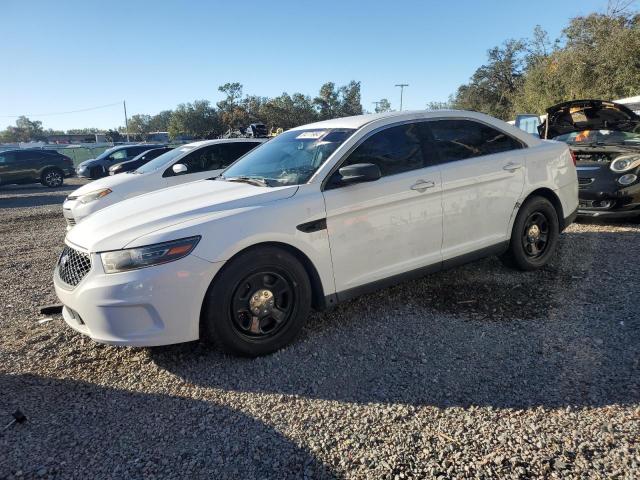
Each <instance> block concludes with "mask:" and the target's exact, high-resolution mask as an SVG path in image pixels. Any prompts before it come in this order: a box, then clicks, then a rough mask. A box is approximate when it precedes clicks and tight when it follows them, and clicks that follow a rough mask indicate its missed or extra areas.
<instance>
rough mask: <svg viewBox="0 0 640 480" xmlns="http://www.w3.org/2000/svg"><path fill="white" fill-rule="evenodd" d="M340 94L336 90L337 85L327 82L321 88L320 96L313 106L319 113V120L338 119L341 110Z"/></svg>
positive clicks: (315, 99)
mask: <svg viewBox="0 0 640 480" xmlns="http://www.w3.org/2000/svg"><path fill="white" fill-rule="evenodd" d="M339 97H340V92H339V91H338V90H336V84H335V83H333V82H327V83H325V84H323V85H322V86H321V87H320V92H319V93H318V96H317V97H316V98H314V99H313V105H314V106H315V107H316V109H317V111H318V119H319V120H327V119H329V118H335V117H338V116H339V114H338V112H339V110H340V99H339Z"/></svg>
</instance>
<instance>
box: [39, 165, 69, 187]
mask: <svg viewBox="0 0 640 480" xmlns="http://www.w3.org/2000/svg"><path fill="white" fill-rule="evenodd" d="M40 183H42V185H44V186H45V187H49V188H57V187H60V186H62V184H63V183H64V174H63V173H62V171H61V170H60V169H58V168H47V169H46V170H45V171H44V172H42V177H41V178H40Z"/></svg>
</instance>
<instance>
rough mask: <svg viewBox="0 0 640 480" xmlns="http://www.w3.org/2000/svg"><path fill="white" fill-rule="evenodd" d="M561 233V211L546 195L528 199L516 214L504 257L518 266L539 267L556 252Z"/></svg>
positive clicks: (508, 263) (514, 266) (532, 268)
mask: <svg viewBox="0 0 640 480" xmlns="http://www.w3.org/2000/svg"><path fill="white" fill-rule="evenodd" d="M559 236H560V222H559V221H558V213H557V212H556V209H555V208H554V206H553V205H552V204H551V202H550V201H549V200H547V199H546V198H544V197H537V196H536V197H531V198H530V199H528V200H527V201H526V202H525V203H524V204H523V205H522V207H520V210H519V211H518V215H517V216H516V221H515V222H514V224H513V230H512V232H511V241H510V242H509V249H508V250H507V251H506V252H505V253H504V254H503V255H502V257H501V260H502V261H503V263H504V264H505V265H507V266H509V267H513V268H517V269H519V270H525V271H527V270H537V269H539V268H542V267H544V266H545V265H546V264H547V263H549V260H550V259H551V257H552V256H553V254H554V252H555V250H556V247H557V245H558V238H559Z"/></svg>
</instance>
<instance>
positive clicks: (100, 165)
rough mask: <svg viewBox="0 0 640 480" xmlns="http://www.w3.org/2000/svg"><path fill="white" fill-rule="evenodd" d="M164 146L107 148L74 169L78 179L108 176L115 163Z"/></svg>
mask: <svg viewBox="0 0 640 480" xmlns="http://www.w3.org/2000/svg"><path fill="white" fill-rule="evenodd" d="M159 147H164V145H119V146H117V147H113V148H109V149H107V150H105V151H104V152H102V154H100V155H99V156H98V157H96V158H90V159H89V160H85V161H84V162H82V163H81V164H80V165H78V167H77V168H76V173H77V174H78V176H79V177H85V178H93V179H95V178H101V177H106V176H107V175H109V167H110V166H112V165H115V164H116V163H121V162H126V161H127V160H131V159H133V158H134V157H137V156H138V155H140V154H141V153H143V152H146V151H147V150H150V149H152V148H159Z"/></svg>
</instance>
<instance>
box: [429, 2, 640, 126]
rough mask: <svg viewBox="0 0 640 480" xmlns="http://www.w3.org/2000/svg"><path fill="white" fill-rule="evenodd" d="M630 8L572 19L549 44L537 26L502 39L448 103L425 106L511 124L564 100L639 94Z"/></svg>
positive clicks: (634, 17) (638, 23)
mask: <svg viewBox="0 0 640 480" xmlns="http://www.w3.org/2000/svg"><path fill="white" fill-rule="evenodd" d="M632 4H633V2H631V1H628V0H619V1H613V2H610V3H609V6H608V9H607V11H606V12H605V13H593V14H590V15H587V16H583V17H576V18H573V19H571V20H570V21H569V24H568V25H567V26H566V27H565V28H564V30H563V31H562V34H561V36H560V38H558V39H555V40H553V41H552V40H550V38H549V35H548V33H547V32H545V31H544V30H543V29H542V28H541V27H540V26H538V27H536V28H535V30H534V32H533V35H532V37H531V38H529V39H510V40H507V41H505V42H504V43H503V44H502V45H500V46H497V47H494V48H492V49H490V50H489V51H488V54H487V57H488V58H487V62H486V63H485V64H484V65H482V66H480V67H479V68H478V69H477V70H476V71H475V72H474V74H473V75H472V77H471V79H470V80H469V82H468V83H466V84H464V85H461V86H460V87H459V88H458V89H457V91H456V92H455V93H454V94H453V95H452V96H451V98H450V99H449V102H444V103H432V104H429V105H428V107H433V108H457V109H462V110H474V111H479V112H484V113H487V114H489V115H492V116H495V117H498V118H501V119H503V120H510V119H513V118H514V117H515V115H516V114H517V113H536V114H543V113H544V112H545V110H546V109H547V108H548V107H550V106H552V105H554V104H556V103H560V102H563V101H568V100H575V99H582V98H595V99H604V100H614V99H616V98H623V97H628V96H634V95H638V94H640V14H639V13H638V12H633V11H630V10H629V8H630V6H631V5H632Z"/></svg>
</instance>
